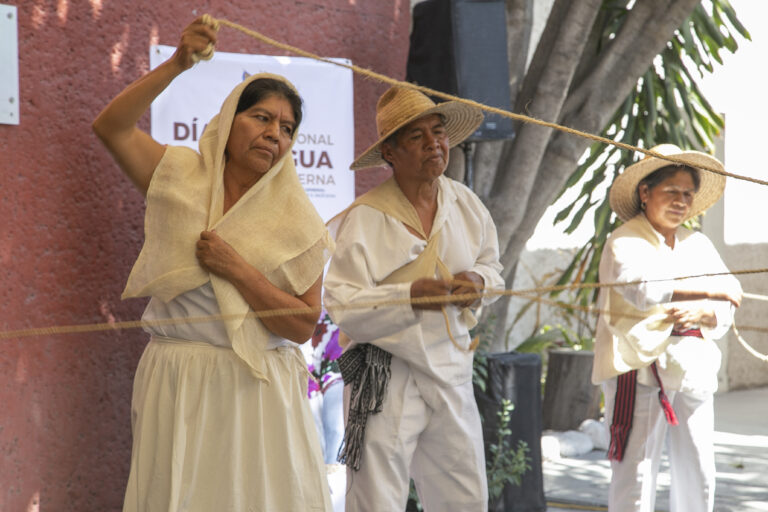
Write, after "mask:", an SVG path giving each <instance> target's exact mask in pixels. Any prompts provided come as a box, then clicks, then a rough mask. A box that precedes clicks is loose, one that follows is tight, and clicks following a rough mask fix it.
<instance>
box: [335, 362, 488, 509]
mask: <svg viewBox="0 0 768 512" xmlns="http://www.w3.org/2000/svg"><path fill="white" fill-rule="evenodd" d="M391 371H392V376H391V378H390V381H389V386H388V388H387V396H386V398H385V399H384V404H383V410H382V411H381V412H380V413H378V414H372V415H370V416H368V422H367V424H366V427H365V442H364V448H363V454H362V460H361V464H360V470H359V471H353V470H352V469H350V468H347V487H348V490H349V491H348V493H347V497H346V510H347V511H348V512H367V511H370V512H378V511H381V512H393V511H401V510H404V509H405V506H406V503H407V501H408V488H409V484H410V478H411V477H412V478H413V480H414V482H415V483H416V490H417V492H418V494H419V501H420V502H421V504H422V506H423V507H424V510H425V511H427V512H432V511H435V512H450V511H456V512H459V511H460V512H466V511H470V510H471V511H473V512H475V511H484V510H487V508H488V489H487V482H486V477H485V453H484V451H483V436H482V430H481V425H480V414H479V413H478V410H477V404H476V403H475V396H474V392H473V389H472V382H471V381H469V382H467V383H465V384H461V385H460V386H456V387H440V386H438V385H437V384H436V383H435V382H434V381H433V380H432V379H430V378H428V377H427V376H425V375H424V374H421V373H418V372H412V371H411V370H410V368H409V367H408V365H406V364H405V362H403V360H401V359H399V358H397V357H394V356H393V357H392V365H391ZM348 394H349V387H348V386H346V387H345V402H346V403H348V396H347V395H348Z"/></svg>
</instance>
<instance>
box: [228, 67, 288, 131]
mask: <svg viewBox="0 0 768 512" xmlns="http://www.w3.org/2000/svg"><path fill="white" fill-rule="evenodd" d="M272 94H276V95H278V96H282V97H283V98H285V99H286V100H288V103H290V104H291V108H292V109H293V118H294V120H295V121H296V127H297V128H298V126H299V125H300V124H301V117H302V111H301V107H302V103H303V102H302V100H301V96H299V95H298V94H297V93H296V91H294V90H293V89H291V88H290V87H289V86H288V85H287V84H286V83H285V82H282V81H280V80H275V79H274V78H258V79H256V80H254V81H253V82H251V83H249V84H248V85H246V86H245V89H244V90H243V94H241V95H240V99H239V100H238V102H237V109H235V114H239V113H240V112H243V111H245V110H248V109H249V108H251V107H252V106H254V105H255V104H256V103H258V102H260V101H261V100H263V99H266V98H267V97H268V96H270V95H272Z"/></svg>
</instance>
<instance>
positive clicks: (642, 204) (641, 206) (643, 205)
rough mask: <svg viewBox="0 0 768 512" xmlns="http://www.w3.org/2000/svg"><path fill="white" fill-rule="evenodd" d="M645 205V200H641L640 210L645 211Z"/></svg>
mask: <svg viewBox="0 0 768 512" xmlns="http://www.w3.org/2000/svg"><path fill="white" fill-rule="evenodd" d="M645 206H646V205H645V201H643V202H642V203H640V209H641V210H643V211H645Z"/></svg>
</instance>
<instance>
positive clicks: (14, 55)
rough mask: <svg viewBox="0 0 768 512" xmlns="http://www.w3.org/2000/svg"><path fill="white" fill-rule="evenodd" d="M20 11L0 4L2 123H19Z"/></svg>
mask: <svg viewBox="0 0 768 512" xmlns="http://www.w3.org/2000/svg"><path fill="white" fill-rule="evenodd" d="M17 13H18V11H17V9H16V7H15V6H13V5H0V123H3V124H19V29H18V14H17Z"/></svg>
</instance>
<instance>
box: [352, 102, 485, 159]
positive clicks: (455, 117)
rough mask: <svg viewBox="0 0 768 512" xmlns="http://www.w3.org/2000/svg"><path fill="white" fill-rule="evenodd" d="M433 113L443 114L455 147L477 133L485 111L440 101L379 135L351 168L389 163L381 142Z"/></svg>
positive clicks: (446, 129)
mask: <svg viewBox="0 0 768 512" xmlns="http://www.w3.org/2000/svg"><path fill="white" fill-rule="evenodd" d="M432 114H440V115H442V116H443V118H444V120H445V132H446V134H447V135H448V144H449V146H450V147H454V146H456V145H457V144H460V143H462V142H464V140H465V139H466V138H467V137H469V136H470V135H472V134H473V133H475V131H476V130H477V129H478V127H479V126H480V125H481V124H482V122H483V112H482V111H481V110H480V109H478V108H475V107H472V106H470V105H467V104H465V103H460V102H458V101H448V102H445V103H440V104H439V105H436V106H434V107H432V108H430V109H427V110H424V111H422V112H419V113H418V114H415V115H413V116H411V117H409V118H407V119H405V120H404V121H403V122H402V123H400V124H399V125H397V126H396V127H395V128H393V129H391V130H390V131H389V132H387V133H385V134H384V135H382V136H381V137H379V140H377V141H376V142H375V143H374V144H373V145H371V146H370V147H369V148H368V149H366V150H365V151H363V153H362V154H361V155H360V156H358V157H357V158H356V159H355V161H354V162H352V165H350V166H349V168H350V169H352V170H353V171H357V170H360V169H367V168H369V167H378V166H381V165H387V162H386V161H384V159H383V158H382V157H381V143H382V142H384V141H385V140H387V139H388V138H389V137H390V136H391V135H392V134H393V133H395V132H397V130H399V129H400V128H402V127H403V126H406V125H407V124H408V123H411V122H413V121H415V120H416V119H420V118H422V117H424V116H428V115H432Z"/></svg>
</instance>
